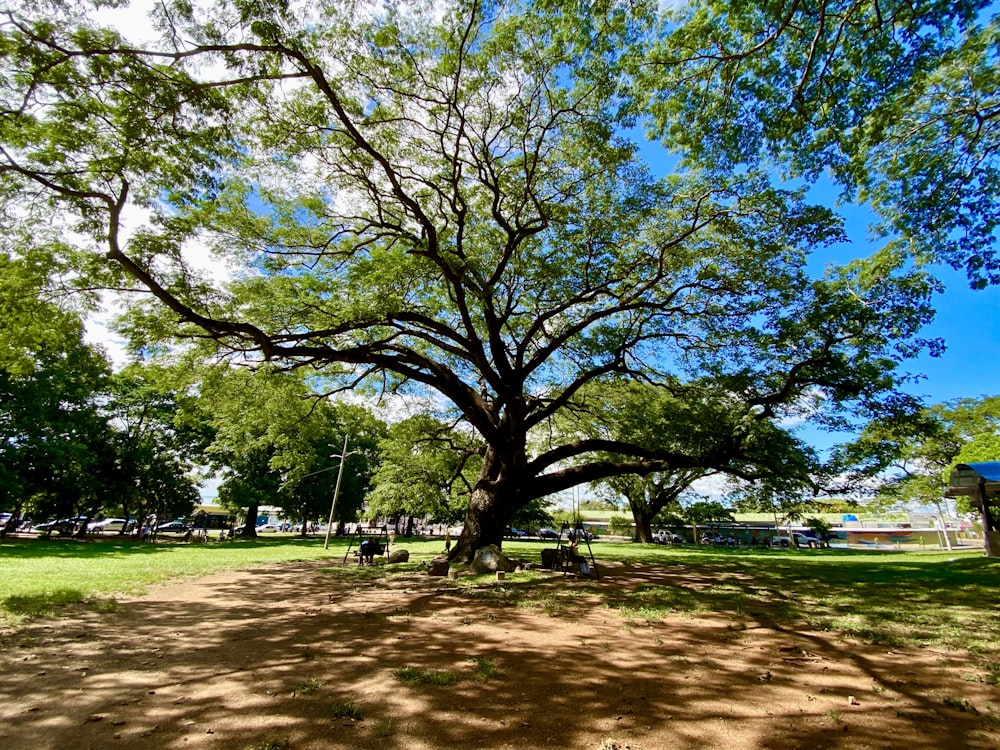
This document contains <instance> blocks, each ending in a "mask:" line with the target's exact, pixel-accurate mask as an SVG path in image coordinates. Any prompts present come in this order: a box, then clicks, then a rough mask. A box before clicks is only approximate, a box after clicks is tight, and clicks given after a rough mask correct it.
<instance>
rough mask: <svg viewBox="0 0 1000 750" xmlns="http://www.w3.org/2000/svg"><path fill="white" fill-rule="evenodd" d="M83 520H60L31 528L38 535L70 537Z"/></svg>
mask: <svg viewBox="0 0 1000 750" xmlns="http://www.w3.org/2000/svg"><path fill="white" fill-rule="evenodd" d="M82 520H83V518H60V519H59V520H58V521H46V522H45V523H40V524H38V525H36V526H33V527H32V530H33V531H37V532H38V533H39V534H45V535H51V534H52V533H53V532H55V534H56V535H57V536H71V535H72V534H73V533H74V532H75V531H76V529H77V526H78V525H79V524H80V522H81V521H82Z"/></svg>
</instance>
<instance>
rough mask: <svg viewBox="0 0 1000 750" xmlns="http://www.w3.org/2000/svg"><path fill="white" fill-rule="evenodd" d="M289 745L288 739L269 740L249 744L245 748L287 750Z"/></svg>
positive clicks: (252, 749)
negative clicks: (257, 743)
mask: <svg viewBox="0 0 1000 750" xmlns="http://www.w3.org/2000/svg"><path fill="white" fill-rule="evenodd" d="M289 748H291V745H289V744H288V740H281V741H280V742H279V741H278V740H270V741H269V742H264V743H262V744H260V745H250V746H249V747H248V748H247V750H289Z"/></svg>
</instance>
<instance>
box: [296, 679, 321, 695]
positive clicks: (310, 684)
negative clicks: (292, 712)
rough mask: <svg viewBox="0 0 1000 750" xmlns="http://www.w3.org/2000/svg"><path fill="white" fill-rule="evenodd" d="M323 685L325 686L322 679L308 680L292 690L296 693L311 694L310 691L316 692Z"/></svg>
mask: <svg viewBox="0 0 1000 750" xmlns="http://www.w3.org/2000/svg"><path fill="white" fill-rule="evenodd" d="M321 687H323V682H322V681H321V680H306V681H305V682H300V683H299V684H298V685H296V686H295V687H294V688H292V692H293V693H295V694H296V695H309V694H310V693H315V692H316V691H317V690H319V689H320V688H321Z"/></svg>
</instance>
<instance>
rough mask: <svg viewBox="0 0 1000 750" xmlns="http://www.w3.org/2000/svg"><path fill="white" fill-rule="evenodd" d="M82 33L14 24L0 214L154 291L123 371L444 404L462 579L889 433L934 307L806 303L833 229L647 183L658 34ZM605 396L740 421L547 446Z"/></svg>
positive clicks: (339, 19)
mask: <svg viewBox="0 0 1000 750" xmlns="http://www.w3.org/2000/svg"><path fill="white" fill-rule="evenodd" d="M83 5H85V4H83V3H68V2H66V3H63V2H53V3H51V4H50V5H49V6H47V7H46V9H45V10H44V11H41V10H36V9H34V8H35V6H34V4H33V3H20V4H19V3H15V4H14V5H13V9H12V10H11V11H9V12H8V13H7V15H6V20H5V22H4V23H3V26H2V37H0V44H2V46H3V49H4V52H5V57H4V59H5V77H4V79H3V84H2V90H0V96H2V102H3V105H2V106H3V112H2V114H0V148H2V151H0V178H2V182H0V197H3V198H6V199H7V202H8V206H11V205H14V202H16V203H17V205H18V206H19V209H18V210H20V211H30V212H34V213H37V214H39V215H40V216H41V215H44V216H45V217H46V218H47V220H48V221H50V222H52V223H54V224H55V225H57V226H64V227H66V229H67V230H72V232H73V233H74V234H73V236H74V237H76V238H77V239H78V241H79V244H81V245H86V246H88V247H90V248H91V249H92V250H93V251H94V252H100V253H103V254H104V256H105V257H106V258H107V259H108V260H110V261H111V262H112V266H113V267H114V268H116V269H119V270H120V271H123V272H124V273H125V274H127V276H128V277H129V278H131V279H134V280H136V281H138V282H139V284H140V287H141V288H142V289H144V290H146V292H147V293H148V299H149V300H153V301H155V303H156V304H155V305H154V306H151V307H148V308H143V307H142V306H141V305H140V306H139V307H137V308H136V309H135V310H134V311H133V313H132V317H131V318H130V319H129V322H128V325H127V327H128V329H129V331H130V333H131V334H132V337H133V342H134V344H135V345H137V346H141V345H143V344H145V343H147V342H149V341H152V340H155V339H160V338H162V337H164V336H168V335H169V336H173V337H176V338H178V339H184V338H185V337H187V338H200V339H209V340H211V341H213V342H214V343H215V344H216V345H217V347H218V348H219V350H220V351H222V352H223V353H227V354H228V355H229V356H232V357H234V358H240V359H243V360H250V361H263V360H270V361H273V362H275V363H277V364H278V365H279V366H303V365H311V366H312V367H314V368H315V370H316V378H315V379H314V381H313V383H314V385H316V387H317V389H319V390H324V389H335V388H346V387H356V386H358V385H361V384H372V383H375V384H380V385H381V386H382V387H383V388H388V389H394V390H398V391H400V392H404V393H405V392H420V393H424V392H426V391H433V392H435V393H436V394H438V395H439V396H440V397H443V398H444V399H445V400H446V401H447V402H448V403H449V404H451V405H453V407H454V408H455V409H456V410H457V411H458V412H459V413H460V414H461V415H462V417H463V419H464V420H465V421H467V422H468V424H469V425H471V426H472V427H473V428H474V429H475V431H476V432H477V433H478V434H479V435H480V436H481V437H482V439H483V441H484V443H485V448H484V456H483V461H482V469H481V473H480V476H479V479H478V481H477V484H476V487H475V488H474V490H473V493H472V497H471V499H470V503H469V514H468V516H467V520H466V525H465V529H466V531H465V536H464V537H463V540H462V543H461V544H460V545H459V548H458V549H461V550H462V551H463V553H465V552H467V550H468V548H469V546H470V545H472V544H474V543H477V542H481V541H499V537H500V534H502V530H503V528H504V526H506V525H507V522H508V521H509V519H510V517H511V515H512V513H513V512H514V511H516V510H517V509H518V508H520V507H523V506H524V505H526V504H527V503H529V502H531V501H532V500H533V499H536V498H539V497H543V496H545V495H547V494H551V493H554V492H557V491H559V490H562V489H566V488H568V487H571V486H573V485H576V484H579V483H581V482H587V481H594V480H598V479H601V478H604V477H609V476H618V475H624V474H630V473H637V474H647V473H649V472H652V471H664V470H671V471H673V470H681V469H685V468H705V469H714V470H739V471H743V469H742V468H740V467H741V466H743V465H744V464H745V463H746V450H745V449H746V444H747V438H748V436H749V435H751V434H752V433H753V432H754V430H755V425H757V424H760V423H763V422H767V421H771V420H777V419H781V418H785V417H789V416H792V415H795V416H800V415H802V414H809V415H814V416H815V415H818V414H819V415H823V414H825V415H826V416H827V417H828V418H829V419H831V420H836V419H838V418H840V417H841V416H842V414H843V411H842V410H843V408H844V407H847V406H849V407H852V408H854V407H855V406H857V405H860V406H861V407H862V408H876V407H878V406H879V405H880V404H881V402H882V401H883V400H884V397H885V396H886V395H887V394H892V392H893V388H894V386H895V384H896V376H895V375H894V369H895V367H896V365H897V363H898V362H899V361H901V360H902V359H903V358H905V357H907V356H910V355H912V354H913V353H914V351H916V349H917V348H918V347H919V345H920V342H919V341H918V340H916V339H915V336H916V333H917V331H918V329H919V327H920V326H921V325H922V324H923V323H924V322H925V321H926V320H927V319H928V318H929V316H930V315H931V309H930V305H929V296H930V294H931V292H932V291H933V288H934V287H933V284H932V283H931V282H930V281H929V280H928V279H927V278H926V277H924V276H923V275H921V274H920V273H916V272H913V271H908V272H900V271H899V270H898V269H897V268H895V267H894V266H893V264H892V263H885V262H883V264H882V266H878V267H873V266H871V265H866V264H861V263H859V264H856V265H854V266H851V267H848V268H845V269H841V270H834V271H831V272H830V273H829V274H828V275H827V276H825V277H823V278H813V277H812V276H810V274H809V273H808V266H807V264H808V260H809V255H810V252H812V251H814V250H816V249H819V248H823V247H825V246H826V245H828V244H829V243H831V242H836V241H839V240H841V239H842V238H843V233H842V229H841V223H840V220H839V218H838V217H837V216H836V215H835V214H833V213H832V212H831V211H830V210H828V209H825V208H820V207H817V206H812V205H809V204H808V203H807V202H806V201H805V200H804V197H803V195H804V194H803V192H802V191H794V190H787V189H779V188H777V187H775V186H774V185H773V184H772V183H771V175H770V173H769V172H768V170H767V169H766V168H764V165H759V164H757V163H754V162H748V164H749V166H742V165H741V166H739V167H738V168H733V169H728V170H724V169H700V168H694V167H693V166H692V168H690V169H684V170H678V171H676V172H674V173H673V174H670V175H669V176H666V177H661V176H659V175H657V174H655V173H654V171H653V170H652V169H651V168H650V165H649V164H648V163H647V162H646V161H644V157H643V155H642V153H641V152H640V150H639V148H638V145H637V144H636V143H634V142H632V141H630V140H628V139H627V138H626V137H625V135H624V134H625V133H626V132H628V131H627V130H626V128H627V127H628V126H631V125H632V124H634V119H633V118H634V115H635V113H636V111H639V110H641V108H642V107H643V106H645V104H644V102H642V101H641V100H639V99H637V98H636V97H634V96H633V95H632V94H630V91H631V90H632V88H631V85H632V84H634V83H635V81H636V80H639V79H638V78H637V77H636V76H635V75H634V74H633V73H632V72H631V71H633V68H634V64H635V62H636V60H640V59H642V58H643V57H644V56H645V55H646V54H653V52H655V51H656V49H657V47H656V45H655V41H656V40H658V39H660V38H662V37H663V35H662V34H661V33H660V28H659V26H658V24H659V23H660V21H659V19H658V17H657V15H656V13H655V10H654V9H652V8H650V9H647V10H646V11H642V9H641V8H640V7H639V6H625V5H619V4H617V3H607V4H599V5H600V7H594V8H591V7H590V6H589V5H588V7H587V8H586V9H579V8H575V7H572V6H566V5H565V4H562V3H556V4H552V5H553V6H556V7H550V4H549V3H519V2H455V3H451V4H448V7H447V8H444V7H442V4H441V3H433V4H432V3H427V4H425V3H420V2H412V3H399V4H393V5H390V6H387V7H373V6H371V5H369V4H367V3H351V2H333V1H332V0H326V1H325V2H315V3H308V4H303V5H301V6H298V5H296V6H293V5H291V4H289V3H284V2H246V1H244V0H218V1H217V2H205V3H199V4H192V3H189V2H186V0H185V1H178V2H164V3H162V4H160V5H159V6H158V11H157V31H158V35H157V38H156V39H154V40H153V41H151V42H148V43H146V44H144V45H140V43H139V42H136V41H132V40H126V39H124V38H122V36H121V35H120V34H119V33H117V32H115V31H113V30H110V29H107V28H100V27H98V26H97V25H96V24H95V23H93V22H91V21H89V20H87V19H86V18H84V17H82V16H80V15H78V14H77V10H76V9H77V8H78V7H80V6H83ZM692 90H694V89H692ZM712 95H713V96H714V95H715V94H712ZM719 95H724V92H720V94H719ZM819 104H820V103H817V104H816V106H819ZM663 116H667V115H663ZM667 130H668V129H664V132H667ZM677 144H678V145H680V146H685V143H684V141H683V140H680V139H678V140H677ZM729 163H735V162H733V160H729ZM26 198H27V199H28V200H27V201H26V200H25V199H26ZM205 248H209V249H211V250H212V251H213V252H214V253H216V255H217V256H218V258H220V259H222V260H224V261H225V264H226V268H227V271H226V273H224V274H218V273H216V274H215V275H212V274H209V273H207V272H206V271H205V267H204V266H201V270H199V267H197V266H196V265H195V264H194V263H193V262H192V259H193V258H194V257H196V253H197V252H198V251H200V250H203V249H205ZM883 260H884V259H883ZM123 278H124V277H122V278H118V279H116V278H114V275H113V274H111V278H109V279H108V280H106V282H105V283H116V282H117V283H119V284H123V281H122V279H123ZM612 377H614V378H620V379H626V380H629V379H632V380H643V381H647V382H650V383H653V384H656V385H658V386H660V387H664V388H668V389H670V392H671V393H672V394H673V395H674V397H676V398H678V399H681V400H683V399H685V398H686V399H689V400H691V401H694V402H698V401H702V400H705V399H707V400H708V401H710V402H716V401H718V400H720V399H723V398H724V399H725V400H727V401H729V402H731V403H732V404H734V409H735V410H736V411H737V412H739V415H738V416H736V417H734V418H733V419H732V420H731V422H729V424H730V425H731V429H730V430H728V431H725V432H724V434H717V435H713V439H711V440H706V441H703V442H701V443H698V444H696V445H671V446H669V447H662V446H655V445H654V446H650V445H648V444H644V443H643V442H641V441H638V440H631V439H614V438H591V437H581V438H574V439H566V440H559V439H555V438H554V437H553V433H552V432H546V431H547V430H548V429H549V428H550V427H551V424H552V420H553V418H554V417H555V416H556V415H557V414H558V413H559V412H560V411H561V410H563V409H565V408H567V407H568V406H570V405H572V404H574V402H575V401H577V400H578V399H579V397H580V394H581V390H582V389H583V388H584V387H585V386H586V385H587V384H588V383H592V382H596V381H602V380H609V379H611V378H612ZM706 387H708V388H710V389H711V393H709V394H707V395H706V393H705V389H706ZM834 423H836V422H834ZM546 435H548V438H546Z"/></svg>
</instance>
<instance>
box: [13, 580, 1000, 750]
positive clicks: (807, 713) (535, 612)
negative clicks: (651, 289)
mask: <svg viewBox="0 0 1000 750" xmlns="http://www.w3.org/2000/svg"><path fill="white" fill-rule="evenodd" d="M325 565H328V563H323V564H319V563H308V564H290V565H282V566H275V567H270V568H262V569H257V570H251V571H242V572H236V573H225V574H219V575H213V576H209V577H206V578H202V579H199V580H196V581H190V582H184V583H178V584H172V585H167V586H161V587H157V588H155V589H153V590H151V591H150V592H149V593H148V594H147V595H145V596H142V597H135V598H123V599H120V600H119V601H120V606H119V608H118V610H117V611H115V612H111V613H94V612H89V611H85V610H83V609H81V610H80V611H78V612H73V613H71V614H70V615H69V616H67V617H62V618H60V619H58V620H48V621H39V622H35V623H32V624H30V625H28V626H26V627H24V628H21V629H18V630H16V631H9V632H5V633H2V634H0V639H2V640H0V645H2V648H3V653H2V658H0V748H3V750H29V749H30V750H48V749H52V750H57V749H58V750H64V749H66V748H121V749H122V750H133V749H136V750H138V749H139V748H143V749H145V748H151V747H156V748H163V749H168V750H172V749H175V748H212V749H219V750H222V749H225V750H277V749H278V748H288V750H312V749H319V748H362V747H363V748H379V747H385V748H405V749H407V750H411V749H412V750H423V749H428V750H430V749H436V748H448V749H449V750H455V749H457V748H491V749H495V750H507V749H511V748H535V747H538V748H550V747H551V748H556V747H560V748H593V749H595V750H597V749H598V748H600V749H601V750H610V749H611V748H632V749H634V750H657V749H659V748H700V749H702V750H705V749H707V748H727V749H728V748H735V749H739V748H773V749H774V750H779V749H784V748H809V749H814V748H851V750H862V749H863V748H886V749H888V748H983V750H986V749H995V748H998V747H1000V721H998V720H997V717H998V716H1000V688H998V687H997V686H991V685H984V684H982V683H976V682H970V681H967V680H965V679H963V677H964V676H965V675H966V674H967V673H968V672H969V671H970V670H969V668H968V665H967V664H966V663H965V662H964V661H963V659H962V658H961V657H960V655H957V654H948V653H931V652H928V651H915V652H906V653H903V652H898V651H896V652H887V651H886V650H884V649H879V648H878V647H873V646H866V645H864V644H860V643H855V642H849V641H844V640H842V639H841V638H840V637H839V636H837V635H836V634H831V633H815V632H791V631H781V630H777V629H775V628H773V627H771V626H769V625H768V624H767V623H755V622H752V621H751V622H750V623H749V624H747V625H746V626H744V625H740V626H739V627H738V628H736V627H734V624H733V622H732V621H730V620H728V619H726V618H724V617H721V616H717V615H712V616H697V617H681V616H678V617H672V618H669V619H666V620H663V621H660V622H654V623H646V622H642V621H640V622H630V621H628V620H626V619H623V618H622V616H621V615H620V614H619V612H617V611H616V610H612V609H609V608H606V607H604V606H602V605H599V604H596V603H593V602H590V601H588V600H586V599H585V598H584V597H585V594H583V593H581V598H580V600H579V602H578V603H579V606H577V607H573V608H570V609H568V610H566V609H563V610H559V611H557V612H556V613H555V614H551V613H546V612H545V611H543V609H541V608H534V609H531V608H524V607H512V606H502V605H500V604H498V603H496V602H494V601H490V600H489V599H471V600H470V599H469V598H468V597H466V596H463V595H461V594H459V593H457V592H456V591H454V590H453V589H452V588H451V586H450V584H449V583H448V582H447V581H443V580H442V579H435V578H430V577H428V576H426V575H421V574H416V573H414V574H413V575H405V576H402V577H398V578H394V579H390V581H389V582H386V581H378V582H368V581H365V582H347V581H342V580H337V579H335V578H333V577H331V576H327V575H322V574H320V572H321V570H322V568H323V567H324V566H325ZM604 571H605V576H604V578H603V579H602V581H601V582H600V584H599V586H602V587H608V588H611V589H614V588H615V587H629V586H634V585H636V584H637V582H640V581H641V582H647V583H648V582H658V583H662V584H669V583H670V582H671V580H672V576H673V575H675V573H672V572H671V571H670V570H668V569H666V568H659V567H656V566H646V567H638V568H634V567H623V566H618V567H610V568H605V569H604ZM513 579H514V580H511V581H508V582H507V583H506V584H503V585H516V576H514V577H513ZM541 585H543V586H552V587H558V589H559V590H560V591H564V590H565V588H566V587H573V586H577V585H578V582H577V581H574V580H571V579H563V578H562V577H561V576H556V577H554V578H553V579H552V581H550V582H547V583H544V584H541ZM476 659H480V662H478V664H480V665H482V664H484V663H485V664H489V665H492V666H494V667H495V668H496V670H497V671H498V673H497V674H496V675H494V676H492V677H489V678H488V679H485V680H479V679H476V678H475V676H474V675H475V672H476V668H477V662H476ZM482 660H486V661H485V662H484V661H482ZM408 666H409V667H421V668H425V669H431V670H450V671H453V672H454V673H457V674H458V675H459V676H460V677H461V678H462V679H460V680H459V682H457V683H456V684H454V685H441V686H438V685H427V684H418V685H410V684H407V683H404V682H401V681H400V680H398V679H397V678H396V677H394V675H393V672H394V670H398V669H400V668H403V667H408ZM348 704H354V706H355V707H356V708H357V709H358V711H359V713H360V718H359V719H358V718H355V719H351V718H348V717H335V716H334V714H335V713H338V711H337V710H336V709H337V708H338V707H339V708H342V707H343V706H345V705H348ZM976 707H978V708H976ZM984 707H985V709H984ZM976 710H979V713H976V712H975V711H976Z"/></svg>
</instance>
